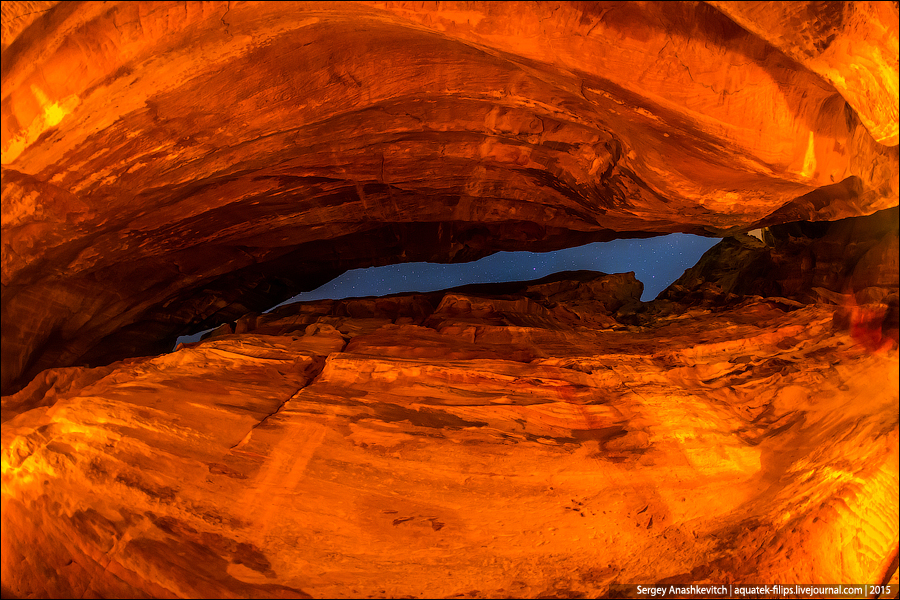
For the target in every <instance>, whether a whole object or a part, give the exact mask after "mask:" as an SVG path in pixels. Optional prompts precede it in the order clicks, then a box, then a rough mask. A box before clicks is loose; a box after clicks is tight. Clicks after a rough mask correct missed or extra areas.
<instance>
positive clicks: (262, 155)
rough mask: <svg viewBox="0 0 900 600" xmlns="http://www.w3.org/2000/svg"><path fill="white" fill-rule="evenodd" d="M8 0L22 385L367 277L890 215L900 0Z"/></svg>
mask: <svg viewBox="0 0 900 600" xmlns="http://www.w3.org/2000/svg"><path fill="white" fill-rule="evenodd" d="M32 4H34V6H32ZM17 7H18V8H17ZM3 10H4V13H3V14H4V29H3V32H4V40H3V47H4V48H5V49H4V51H3V67H2V82H3V100H2V116H3V119H2V133H3V140H2V157H3V159H2V160H3V188H2V194H3V196H2V198H3V220H2V227H3V239H2V263H0V264H2V281H0V283H2V286H3V305H2V315H0V324H2V328H3V339H2V350H3V359H2V360H3V371H2V389H3V390H4V393H9V392H11V391H14V390H16V389H19V388H21V387H22V386H23V385H25V384H26V383H28V382H29V381H30V380H31V379H32V378H33V377H34V376H35V375H36V374H37V373H39V372H40V371H42V370H43V369H46V368H49V367H58V366H67V365H84V364H89V365H99V364H105V363H108V362H110V361H112V360H116V359H120V358H124V357H127V356H135V355H141V354H153V353H158V352H161V351H164V350H166V349H168V348H169V347H170V344H171V343H172V342H173V341H174V339H175V338H176V337H177V336H178V335H183V334H186V333H190V332H193V331H200V330H202V329H206V328H208V327H210V326H213V325H215V324H218V323H221V322H223V321H231V320H234V319H236V318H238V317H240V316H241V315H243V314H244V313H246V312H250V311H257V312H260V311H262V310H265V309H266V308H268V307H270V306H273V305H275V304H277V303H278V302H279V301H281V300H284V299H286V298H289V297H290V296H292V295H294V294H295V293H297V292H299V291H303V290H307V289H312V288H315V287H317V286H318V285H320V284H321V283H323V282H325V281H327V280H329V279H331V278H333V277H335V276H336V275H338V274H340V273H341V272H342V271H344V270H346V269H348V268H356V267H364V266H371V265H378V264H388V263H391V262H401V261H417V260H429V261H436V262H441V261H443V262H447V261H466V260H472V259H475V258H478V257H481V256H484V255H486V254H489V253H491V252H494V251H497V250H526V249H527V250H549V249H557V248H561V247H565V246H571V245H576V244H581V243H586V242H590V241H603V240H608V239H612V238H615V237H623V236H646V235H651V234H659V233H670V232H675V231H680V232H685V233H699V234H707V235H721V234H722V233H723V232H734V231H746V230H749V229H753V228H755V227H759V226H767V225H772V224H778V223H783V222H789V221H799V220H811V221H817V220H832V219H837V218H842V217H849V216H858V215H861V214H870V213H872V212H875V211H876V210H880V209H884V208H889V207H891V206H894V205H896V204H897V193H898V176H897V169H898V153H897V127H898V114H897V103H898V100H897V97H898V66H897V61H898V50H897V40H898V26H897V14H898V13H897V6H896V3H890V2H887V3H885V2H852V3H830V4H824V5H823V4H822V3H803V2H800V3H795V2H791V3H786V4H780V3H755V2H754V3H722V4H721V5H719V4H715V3H714V4H704V3H696V2H685V3H679V2H660V3H652V2H651V3H642V2H626V3H561V4H542V3H537V4H535V3H530V2H529V3H516V2H486V3H476V4H465V3H462V4H456V3H441V4H437V5H422V4H420V3H404V2H388V3H365V2H363V3H349V2H338V3H328V2H314V3H276V2H271V3H257V2H227V3H215V2H212V3H197V2H187V3H174V2H173V3H168V2H159V3H154V2H107V3H100V2H86V3H69V2H66V3H60V4H57V5H53V6H51V7H50V8H47V7H46V5H45V4H42V3H28V2H25V3H16V2H5V3H4V9H3ZM41 11H43V12H41ZM25 25H27V27H26V26H25Z"/></svg>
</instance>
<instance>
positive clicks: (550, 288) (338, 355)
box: [3, 272, 898, 597]
mask: <svg viewBox="0 0 900 600" xmlns="http://www.w3.org/2000/svg"><path fill="white" fill-rule="evenodd" d="M516 289H518V290H520V292H518V293H514V294H510V293H509V292H510V291H514V290H516ZM492 292H493V293H492ZM500 292H505V293H500ZM640 292H641V286H640V284H639V283H637V282H635V281H634V279H633V275H630V274H628V275H617V276H602V275H601V274H596V273H594V274H590V273H587V272H579V273H573V274H571V277H569V278H566V277H565V276H558V277H553V278H548V279H545V280H543V281H538V282H529V283H525V284H506V285H504V286H472V288H469V290H468V291H467V290H454V291H450V292H446V293H432V294H421V295H400V296H392V297H387V298H369V299H356V300H345V301H322V302H315V303H303V304H294V305H288V306H284V307H282V308H280V309H279V310H278V311H276V312H274V313H271V314H266V315H256V316H254V315H248V317H247V318H245V319H241V320H239V321H238V323H237V324H236V327H235V330H238V331H241V333H226V332H222V333H220V334H218V335H215V336H213V337H211V338H210V339H207V340H204V341H201V342H197V343H194V344H186V345H182V346H180V347H179V349H178V350H177V351H175V352H173V353H171V354H165V355H161V356H158V357H155V358H142V359H131V360H129V361H125V362H122V363H116V364H114V365H111V366H109V367H104V368H102V369H101V370H98V372H97V374H96V376H88V375H87V374H89V373H90V372H91V371H92V370H86V371H84V372H79V374H78V376H79V377H81V378H82V379H81V381H83V383H82V384H81V385H80V386H74V385H68V384H67V383H66V384H65V385H64V386H62V387H60V386H59V385H58V384H53V383H52V382H51V379H52V377H53V375H51V374H47V375H45V378H46V380H47V382H48V383H49V384H50V389H51V390H53V394H52V397H51V400H50V401H47V400H45V399H46V398H48V392H47V391H46V390H45V388H46V386H45V385H42V386H41V387H40V388H38V387H37V386H34V385H33V386H30V387H29V388H26V389H25V390H23V391H22V392H19V394H17V395H15V396H12V397H7V398H5V399H4V409H5V411H4V418H5V419H9V420H7V421H6V422H5V423H4V427H3V436H4V437H3V444H4V460H5V461H6V463H5V464H4V490H5V492H4V494H5V496H4V510H3V514H4V527H5V532H6V533H5V540H6V541H5V545H4V569H5V570H4V585H6V586H8V588H9V589H10V590H12V592H14V593H24V592H26V591H27V592H29V593H37V594H38V595H49V596H56V597H62V596H81V595H82V594H86V595H88V596H109V595H117V596H123V595H124V596H157V597H173V596H180V597H185V596H189V597H205V596H209V597H213V596H279V597H282V596H290V597H306V596H307V595H309V596H313V597H377V596H387V597H402V596H413V597H419V596H423V595H424V596H430V597H453V596H456V595H472V596H479V597H498V596H504V595H509V596H528V597H534V596H547V595H564V596H578V595H585V596H587V597H595V596H597V595H601V594H606V593H608V592H609V590H610V585H611V584H614V583H616V582H633V581H647V582H656V581H663V582H682V583H692V582H696V581H713V582H723V581H736V582H740V581H750V580H753V581H756V580H760V581H769V582H775V581H782V582H784V581H786V580H787V579H796V580H802V581H814V582H826V581H829V582H831V581H854V582H863V581H866V582H876V581H880V578H881V577H882V576H883V574H884V573H885V571H886V570H887V569H888V566H889V562H890V558H891V553H892V551H893V550H894V548H895V547H896V540H897V527H896V523H897V518H898V510H897V509H898V499H897V489H898V487H897V486H898V470H897V458H898V452H897V442H898V440H897V435H898V429H897V418H896V416H897V385H898V380H897V376H898V363H897V352H896V344H893V345H888V346H886V347H883V348H881V350H880V351H879V352H875V353H873V352H872V351H871V349H870V348H868V347H867V346H866V345H865V344H864V343H863V342H862V341H861V340H859V339H857V337H856V336H855V334H854V331H852V330H851V329H849V328H842V326H841V324H840V323H839V322H835V320H834V314H835V309H834V307H832V306H829V305H825V304H820V305H810V306H800V307H797V306H785V304H784V302H783V301H784V299H765V298H762V297H759V296H751V297H745V298H744V299H743V300H742V301H741V302H739V303H736V304H734V305H733V306H731V307H728V308H725V309H720V310H715V311H714V310H712V309H710V308H702V307H701V308H690V307H687V306H686V307H684V310H682V311H681V312H680V313H679V314H674V313H672V314H669V315H667V316H660V317H657V318H656V319H655V321H654V322H652V323H650V324H647V325H644V326H633V325H623V324H620V323H618V322H617V321H615V319H614V318H613V315H614V312H613V311H615V310H618V308H620V307H621V306H623V305H626V303H628V302H629V301H632V302H634V301H636V300H637V299H638V298H639V297H640ZM795 304H798V303H795ZM588 306H590V307H591V308H592V309H593V310H592V311H590V312H589V311H588V310H587V307H588ZM56 377H57V378H58V379H57V381H60V382H68V381H69V380H71V379H72V377H73V376H72V375H71V373H70V372H69V371H63V372H61V373H60V374H59V375H57V376H56ZM66 386H68V387H66ZM57 388H59V389H57ZM32 406H34V408H32ZM7 409H10V410H7ZM13 409H14V410H13ZM13 415H16V416H14V417H13V418H11V419H10V417H11V416H13ZM35 544H37V545H38V546H39V547H40V551H39V552H35V549H34V545H35ZM47 573H51V574H53V576H52V577H50V578H48V577H46V574H47Z"/></svg>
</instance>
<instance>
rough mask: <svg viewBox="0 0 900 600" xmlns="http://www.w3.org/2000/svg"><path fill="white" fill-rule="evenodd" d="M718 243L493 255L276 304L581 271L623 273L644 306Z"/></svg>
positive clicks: (629, 244)
mask: <svg viewBox="0 0 900 600" xmlns="http://www.w3.org/2000/svg"><path fill="white" fill-rule="evenodd" d="M718 242H719V238H705V237H700V236H696V235H686V234H682V233H674V234H671V235H666V236H659V237H655V238H648V239H640V240H614V241H612V242H602V243H601V242H598V243H595V244H587V245H585V246H579V247H577V248H567V249H565V250H557V251H556V252H543V253H538V252H498V253H496V254H493V255H491V256H487V257H485V258H482V259H481V260H478V261H475V262H470V263H461V264H452V265H442V264H436V263H404V264H398V265H388V266H385V267H370V268H368V269H355V270H353V271H347V272H346V273H344V274H343V275H341V276H340V277H338V278H337V279H333V280H331V281H329V282H328V283H326V284H325V285H323V286H322V287H320V288H318V289H316V290H313V291H311V292H304V293H302V294H299V295H297V296H294V297H293V298H291V299H290V300H287V301H286V302H283V303H282V304H288V303H291V302H299V301H303V300H322V299H324V298H332V299H339V298H348V297H352V296H383V295H386V294H397V293H400V292H430V291H435V290H442V289H445V288H451V287H456V286H458V285H466V284H469V283H497V282H501V281H527V280H529V279H537V278H539V277H544V276H545V275H550V274H552V273H558V272H559V271H576V270H579V269H586V270H591V271H602V272H603V273H627V272H628V271H634V273H635V276H636V277H637V278H638V280H639V281H641V282H642V283H643V284H644V294H643V296H642V297H641V299H642V300H644V301H649V300H653V299H654V298H656V296H657V294H659V293H660V292H661V291H663V290H664V289H665V288H666V287H668V286H669V284H670V283H672V282H673V281H675V280H676V279H678V278H679V277H681V274H682V273H684V270H685V269H688V268H690V267H693V266H694V265H695V264H696V263H697V261H698V260H699V259H700V257H701V256H702V255H703V253H704V252H706V251H707V250H709V249H710V248H712V247H713V246H714V245H715V244H716V243H718Z"/></svg>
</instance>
